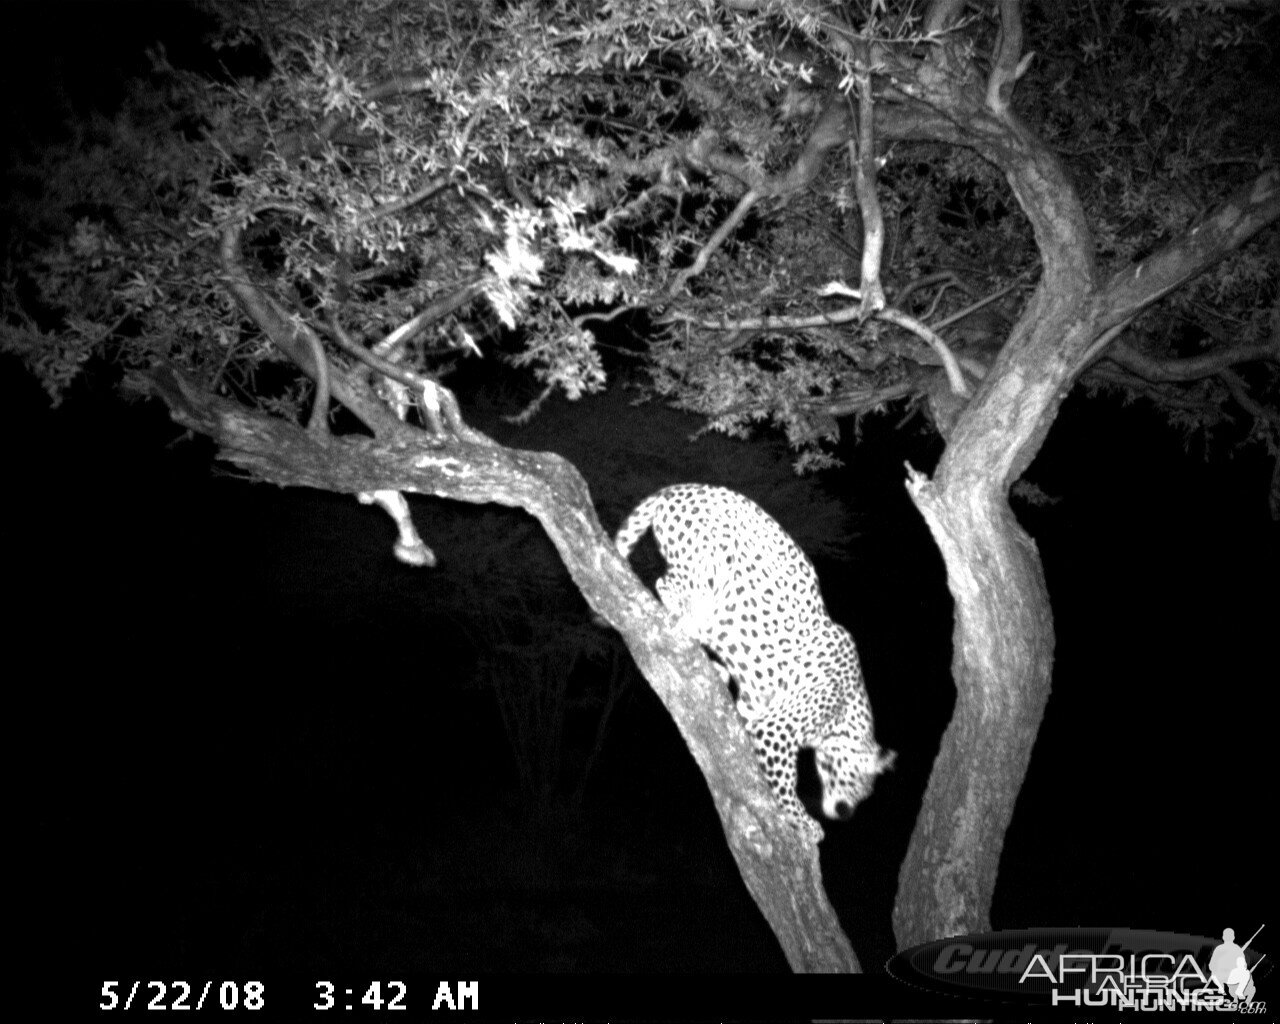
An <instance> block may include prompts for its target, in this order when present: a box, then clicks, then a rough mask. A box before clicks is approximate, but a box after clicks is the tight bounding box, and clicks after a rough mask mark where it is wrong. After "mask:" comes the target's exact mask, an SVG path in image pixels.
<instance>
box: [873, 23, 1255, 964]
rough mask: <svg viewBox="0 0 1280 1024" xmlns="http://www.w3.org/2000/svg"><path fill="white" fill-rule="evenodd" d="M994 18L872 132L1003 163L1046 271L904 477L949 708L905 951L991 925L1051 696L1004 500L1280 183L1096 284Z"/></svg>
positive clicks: (1081, 219)
mask: <svg viewBox="0 0 1280 1024" xmlns="http://www.w3.org/2000/svg"><path fill="white" fill-rule="evenodd" d="M1000 10H1001V17H1002V26H1003V30H1002V33H1001V40H1000V43H999V44H998V46H997V50H998V52H997V54H996V55H995V57H994V59H993V65H992V71H991V74H990V77H989V79H988V81H987V83H986V87H985V88H984V87H983V83H982V82H981V81H980V80H979V79H978V77H977V76H976V75H974V74H973V73H972V71H971V70H969V71H968V73H966V68H965V67H964V64H965V61H964V60H963V58H961V57H960V56H959V55H958V54H956V53H954V52H951V51H949V50H948V49H947V48H946V47H940V48H939V49H938V50H937V51H936V52H935V54H934V55H933V57H932V58H931V60H930V62H929V63H924V64H920V65H916V66H912V67H904V68H899V69H898V70H897V73H896V74H895V75H894V84H895V86H896V87H897V88H898V90H900V92H899V93H898V98H897V99H896V100H895V101H894V102H889V103H885V104H882V106H881V108H880V110H879V111H878V115H879V117H878V122H877V128H878V130H879V131H880V132H881V133H882V135H883V136H884V137H887V138H912V139H931V140H934V141H940V142H947V143H951V144H955V145H963V146H968V147H971V148H973V149H975V150H977V151H978V152H979V153H980V154H982V155H983V156H984V157H986V158H987V159H988V160H990V161H991V162H992V163H994V164H995V165H996V166H998V167H999V168H1000V169H1001V170H1002V171H1003V172H1004V173H1005V176H1006V178H1007V180H1008V182H1009V185H1010V187H1011V189H1012V191H1013V194H1014V197H1015V198H1016V199H1017V201H1018V204H1019V205H1020V207H1021V208H1022V211H1023V213H1024V214H1025V215H1026V216H1027V217H1028V219H1029V220H1030V222H1031V224H1032V226H1033V229H1034V232H1035V237H1036V242H1037V245H1038V248H1039V250H1040V256H1041V268H1042V274H1041V278H1040V282H1039V285H1038V286H1037V288H1036V291H1035V293H1034V295H1033V297H1032V299H1031V301H1030V302H1029V304H1028V306H1027V308H1026V310H1024V312H1023V315H1022V318H1021V319H1020V321H1019V323H1018V324H1017V325H1016V326H1015V328H1014V330H1013V333H1012V334H1011V336H1010V338H1009V340H1008V342H1007V343H1006V344H1005V346H1004V348H1003V349H1002V351H1001V353H1000V355H999V357H998V358H997V360H996V361H995V363H994V364H993V366H992V367H991V370H990V371H989V373H988V374H987V376H986V378H985V380H984V382H983V384H982V387H981V388H980V389H979V390H978V392H977V394H976V395H975V396H974V398H973V400H972V401H971V402H970V403H969V405H968V406H967V407H966V408H964V410H963V411H962V412H961V413H960V415H959V417H958V418H957V419H956V420H955V422H954V427H953V429H952V430H951V431H950V434H949V436H948V438H947V441H948V443H947V448H946V451H945V453H944V455H943V457H942V460H941V462H940V463H939V465H938V468H937V471H936V473H935V474H934V478H933V480H932V481H929V480H926V479H925V478H923V477H921V476H919V475H917V474H914V473H913V474H912V476H911V479H910V480H909V482H908V488H909V490H910V492H911V495H912V497H913V499H914V500H915V502H916V505H917V507H918V508H919V509H920V512H921V514H922V515H923V517H924V519H925V521H926V523H927V524H928V526H929V529H930V532H931V533H932V535H933V537H934V539H935V541H936V542H937V544H938V546H939V548H940V550H941V551H942V554H943V558H944V560H945V562H946V567H947V579H948V586H949V588H950V590H951V594H952V597H953V599H954V601H955V630H954V633H953V644H954V651H953V656H952V673H953V676H954V680H955V684H956V705H955V713H954V718H953V720H952V721H951V723H950V725H949V726H948V728H947V730H946V733H945V735H944V736H943V740H942V744H941V749H940V751H939V754H938V759H937V761H936V762H935V765H934V770H933V773H932V776H931V779H930V782H929V785H928V787H927V789H926V792H925V796H924V804H923V809H922V812H921V814H920V817H919V819H918V820H917V822H916V828H915V832H914V833H913V835H912V839H911V843H910V846H909V848H908V851H907V856H906V859H905V861H904V862H903V865H902V869H901V873H900V875H899V890H898V899H897V902H896V905H895V908H894V917H893V920H894V931H895V935H896V938H897V941H898V945H899V948H905V947H907V946H911V945H915V944H917V943H921V942H926V941H929V940H931V939H936V938H941V937H945V936H950V935H957V934H961V933H966V932H981V931H986V930H988V929H989V928H990V908H991V902H992V897H993V895H994V891H995V882H996V874H997V870H998V867H999V861H1000V852H1001V849H1002V847H1003V843H1004V836H1005V833H1006V831H1007V829H1008V826H1009V823H1010V821H1011V820H1012V817H1013V809H1014V804H1015V802H1016V800H1017V797H1018V793H1019V792H1020V790H1021V787H1022V782H1023V779H1024V777H1025V775H1026V769H1027V766H1028V764H1029V762H1030V759H1031V751H1032V747H1033V746H1034V743H1035V739H1036V735H1037V733H1038V731H1039V727H1040V722H1041V719H1042V717H1043V714H1044V709H1045V705H1046V703H1047V701H1048V697H1049V689H1050V683H1051V678H1052V670H1053V650H1054V632H1053V617H1052V613H1051V610H1050V605H1049V596H1048V591H1047V589H1046V586H1045V580H1044V572H1043V568H1042V565H1041V561H1040V556H1039V553H1038V551H1037V550H1036V546H1035V542H1034V541H1033V540H1032V539H1031V538H1030V537H1029V536H1028V535H1027V534H1026V533H1025V531H1023V530H1022V528H1021V527H1020V526H1019V525H1018V523H1017V521H1016V519H1015V518H1014V515H1013V512H1012V510H1011V509H1010V507H1009V503H1008V493H1009V488H1010V486H1011V485H1012V484H1013V483H1014V482H1015V481H1016V480H1017V479H1018V477H1019V476H1021V474H1022V473H1023V472H1024V471H1025V470H1026V468H1027V466H1028V465H1029V464H1030V463H1031V461H1032V459H1034V458H1035V455H1036V453H1037V452H1038V451H1039V449H1040V446H1041V444H1042V443H1043V441H1044V437H1045V435H1046V434H1047V433H1048V431H1049V428H1050V426H1051V425H1052V423H1053V421H1054V418H1055V417H1056V415H1057V412H1058V408H1059V406H1060V405H1061V402H1062V400H1063V398H1064V397H1065V395H1066V393H1067V391H1068V390H1069V388H1070V387H1071V384H1072V383H1073V381H1074V379H1075V378H1076V376H1077V375H1078V374H1079V373H1080V372H1081V371H1082V370H1083V368H1084V367H1085V365H1087V363H1088V361H1089V359H1090V358H1091V357H1092V355H1093V354H1094V353H1093V352H1092V350H1091V346H1093V345H1094V343H1095V342H1096V341H1097V340H1098V339H1099V337H1100V336H1101V335H1103V334H1104V332H1105V331H1106V330H1107V329H1108V328H1110V327H1113V326H1114V325H1116V324H1118V323H1121V322H1124V321H1125V320H1126V319H1127V318H1128V317H1131V316H1132V315H1133V314H1134V313H1135V312H1136V311H1137V310H1138V309H1141V308H1142V307H1143V306H1145V305H1148V304H1149V303H1151V302H1153V301H1155V300H1156V299H1158V298H1159V297H1160V296H1161V295H1164V294H1167V292H1168V291H1170V290H1171V289H1172V288H1173V287H1176V286H1177V285H1178V284H1180V283H1182V282H1183V281H1185V280H1187V279H1188V278H1189V277H1191V276H1193V275H1194V274H1195V273H1199V272H1200V271H1201V270H1203V269H1204V268H1205V267H1207V266H1209V265H1210V264H1211V263H1213V262H1214V261H1216V260H1217V259H1220V258H1221V257H1222V256H1223V255H1224V254H1225V253H1226V252H1228V251H1230V250H1231V249H1233V248H1236V247H1237V246H1239V245H1241V244H1243V242H1244V241H1246V240H1247V239H1248V238H1249V237H1251V236H1252V235H1253V234H1254V233H1255V232H1256V231H1257V230H1259V229H1260V228H1261V227H1263V226H1264V225H1265V224H1267V223H1269V222H1270V221H1271V220H1273V219H1275V217H1276V216H1277V215H1278V214H1280V196H1278V194H1277V193H1278V192H1280V189H1278V188H1277V182H1278V181H1280V178H1278V177H1277V175H1275V174H1274V173H1271V174H1268V175H1264V176H1263V177H1262V178H1259V179H1258V181H1256V182H1254V183H1253V185H1252V186H1250V187H1249V188H1248V189H1246V190H1244V192H1242V193H1241V194H1240V195H1239V196H1237V197H1236V198H1235V199H1234V200H1233V201H1232V202H1231V203H1228V204H1227V205H1226V206H1225V207H1224V208H1222V209H1221V210H1219V211H1218V212H1217V213H1216V214H1215V215H1214V216H1213V217H1211V218H1209V219H1208V220H1207V221H1206V222H1205V223H1204V224H1203V225H1201V226H1200V227H1198V228H1196V229H1194V230H1193V231H1191V232H1189V233H1188V235H1187V236H1186V237H1185V238H1183V239H1181V240H1179V241H1177V242H1175V243H1174V244H1172V245H1171V246H1169V247H1167V248H1166V249H1165V250H1162V251H1161V252H1160V253H1157V254H1155V255H1154V256H1152V257H1151V258H1150V259H1149V260H1147V261H1146V266H1145V270H1146V273H1145V278H1146V280H1145V281H1143V278H1144V267H1134V268H1129V269H1127V270H1125V271H1122V272H1120V273H1118V274H1116V275H1115V277H1113V279H1112V281H1111V282H1110V283H1109V284H1108V285H1106V286H1100V285H1099V283H1098V281H1097V277H1096V271H1095V267H1094V246H1093V239H1092V237H1091V234H1090V231H1089V228H1088V224H1087V222H1086V219H1085V216H1084V211H1083V209H1082V207H1081V205H1080V202H1079V199H1078V196H1077V193H1076V191H1075V189H1074V187H1073V186H1072V184H1071V181H1070V179H1069V178H1068V177H1067V175H1066V174H1065V173H1064V171H1063V169H1062V167H1061V165H1060V164H1059V162H1058V160H1057V158H1056V157H1055V156H1054V154H1053V153H1052V152H1051V151H1050V150H1049V149H1048V147H1047V146H1045V145H1044V144H1043V143H1042V142H1041V141H1040V140H1039V139H1038V138H1037V137H1036V136H1035V134H1034V133H1033V132H1032V131H1031V130H1030V129H1029V128H1028V127H1027V126H1026V125H1024V124H1023V123H1022V122H1021V121H1020V120H1019V118H1018V117H1017V115H1016V114H1015V113H1014V112H1013V111H1012V109H1011V108H1010V107H1009V105H1008V99H1009V95H1010V91H1011V87H1012V84H1013V82H1014V81H1015V80H1016V74H1017V72H1016V68H1017V67H1018V66H1019V61H1020V55H1019V54H1018V53H1017V46H1018V41H1019V40H1020V38H1021V32H1020V29H1019V27H1018V25H1017V19H1018V5H1017V3H1016V2H1012V0H1009V2H1005V3H1003V4H1002V5H1001V8H1000ZM957 11H958V7H957V5H954V4H950V5H948V4H945V3H940V4H936V5H935V10H934V14H935V15H937V17H938V18H940V19H942V21H945V20H946V19H947V18H949V17H953V16H954V15H955V14H956V12H957ZM947 12H949V13H947ZM931 23H932V22H931ZM1139 282H1143V283H1141V284H1139Z"/></svg>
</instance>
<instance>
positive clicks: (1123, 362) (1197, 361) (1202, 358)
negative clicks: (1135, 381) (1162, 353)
mask: <svg viewBox="0 0 1280 1024" xmlns="http://www.w3.org/2000/svg"><path fill="white" fill-rule="evenodd" d="M1103 358H1105V359H1110V360H1111V361H1112V362H1114V363H1117V364H1118V365H1120V366H1123V367H1124V368H1125V369H1126V370H1128V371H1129V372H1130V373H1133V374H1137V375H1138V376H1139V377H1141V378H1142V379H1143V380H1148V381H1152V382H1153V383H1163V382H1167V381H1185V380H1200V379H1202V378H1204V377H1212V376H1214V375H1215V374H1218V373H1221V372H1222V371H1223V370H1225V369H1228V368H1229V367H1232V366H1236V365H1237V364H1239V363H1250V362H1253V361H1255V360H1259V359H1269V360H1271V361H1272V362H1276V363H1280V345H1277V344H1275V343H1272V342H1267V343H1266V344H1262V345H1242V346H1239V347H1237V348H1223V349H1215V350H1214V351H1212V352H1204V353H1201V354H1200V355H1197V356H1187V357H1185V358H1182V359H1159V358H1156V357H1155V356H1149V355H1146V354H1144V353H1142V352H1139V351H1138V350H1137V349H1136V348H1133V347H1132V346H1130V345H1126V344H1124V343H1120V342H1118V343H1116V344H1113V345H1112V346H1111V347H1110V348H1109V349H1107V351H1106V353H1105V355H1104V357H1103Z"/></svg>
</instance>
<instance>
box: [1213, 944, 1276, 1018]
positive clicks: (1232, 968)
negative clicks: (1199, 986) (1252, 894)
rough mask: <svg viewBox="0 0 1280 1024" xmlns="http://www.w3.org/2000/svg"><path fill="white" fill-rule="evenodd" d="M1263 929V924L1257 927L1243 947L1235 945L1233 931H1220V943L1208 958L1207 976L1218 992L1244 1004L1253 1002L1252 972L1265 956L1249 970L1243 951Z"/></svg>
mask: <svg viewBox="0 0 1280 1024" xmlns="http://www.w3.org/2000/svg"><path fill="white" fill-rule="evenodd" d="M1265 927H1266V925H1265V924H1264V925H1261V926H1259V928H1258V931H1257V932H1254V933H1253V934H1252V935H1250V936H1249V942H1246V943H1245V944H1244V945H1243V946H1237V945H1236V933H1235V931H1234V930H1233V929H1231V928H1224V929H1222V943H1221V945H1219V946H1218V948H1217V949H1215V950H1214V951H1213V956H1211V957H1210V958H1209V974H1210V976H1211V977H1212V979H1213V984H1214V986H1215V987H1216V988H1217V990H1218V991H1219V992H1223V993H1229V994H1230V995H1231V996H1233V997H1235V998H1236V999H1242V1000H1244V1002H1246V1003H1251V1002H1253V996H1254V992H1255V988H1254V984H1253V971H1254V970H1255V969H1256V968H1257V966H1258V964H1260V963H1262V961H1263V960H1265V959H1266V958H1267V955H1266V954H1265V953H1263V954H1262V956H1260V957H1259V958H1258V959H1257V961H1256V962H1255V963H1254V965H1253V967H1252V968H1250V967H1249V963H1248V960H1247V958H1246V957H1245V955H1244V951H1245V950H1246V949H1248V948H1249V943H1250V942H1253V940H1254V939H1256V938H1257V937H1258V932H1260V931H1262V929H1263V928H1265Z"/></svg>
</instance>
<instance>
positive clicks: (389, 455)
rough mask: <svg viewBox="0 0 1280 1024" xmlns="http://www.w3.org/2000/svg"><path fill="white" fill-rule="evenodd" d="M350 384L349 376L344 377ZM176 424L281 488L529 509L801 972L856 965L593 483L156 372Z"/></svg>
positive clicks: (536, 462)
mask: <svg viewBox="0 0 1280 1024" xmlns="http://www.w3.org/2000/svg"><path fill="white" fill-rule="evenodd" d="M348 383H350V382H348ZM151 386H152V389H153V391H154V392H155V394H157V395H158V396H159V397H161V398H163V399H164V401H165V402H166V403H167V404H168V406H169V409H170V413H171V415H172V416H173V419H174V420H175V421H176V422H178V423H180V424H182V425H183V426H185V427H189V428H190V429H192V430H195V431H198V432H200V433H202V434H207V435H209V436H210V437H212V438H213V439H214V440H215V441H216V442H217V443H218V444H219V446H220V449H221V450H220V456H221V458H223V459H225V460H226V461H228V462H231V463H233V464H235V465H237V466H239V467H241V468H242V469H244V470H246V471H247V472H248V473H250V474H251V475H252V476H254V477H255V478H258V479H261V480H266V481H270V482H272V483H276V484H279V485H281V486H302V487H315V488H319V489H321V490H327V491H337V492H349V493H356V492H359V491H370V490H376V489H382V488H386V489H396V490H401V491H414V492H417V493H420V494H431V495H435V496H437V497H441V498H450V499H454V500H457V501H466V502H473V503H481V504H483V503H488V502H494V503H496V504H500V505H507V506H510V507H513V508H522V509H524V510H525V511H527V512H528V513H529V514H530V515H532V516H534V517H535V518H536V519H537V520H538V521H539V523H541V524H542V526H543V528H544V529H545V530H546V532H547V535H548V536H549V537H550V538H551V541H552V542H553V543H554V544H555V546H556V550H557V551H558V552H559V553H560V556H561V558H562V559H563V560H564V564H565V566H566V567H567V568H568V570H569V574H570V576H571V577H572V578H573V581H574V583H575V584H576V585H577V586H578V588H579V589H580V590H581V591H582V594H583V596H584V597H585V598H586V600H587V602H588V604H589V605H590V606H591V607H592V609H593V610H595V611H596V612H597V613H598V614H600V615H601V616H603V617H604V618H605V619H606V620H607V621H608V622H609V623H610V624H611V625H613V626H614V627H615V628H617V629H618V631H619V632H620V633H621V634H622V636H623V639H624V640H625V641H626V643H627V647H628V648H629V649H630V651H631V653H632V656H633V657H634V658H635V661H636V664H637V665H638V666H639V668H640V671H641V672H642V673H643V674H644V676H645V678H646V679H647V680H648V681H649V683H650V684H651V685H652V686H653V688H654V690H655V692H656V693H657V694H658V696H659V697H660V698H661V700H662V702H663V703H664V704H665V705H666V707H667V709H668V710H669V711H670V712H671V716H672V718H673V719H675V722H676V725H677V727H678V728H679V729H680V733H681V735H682V736H683V738H684V740H685V742H686V744H687V745H688V747H689V750H690V752H691V753H692V754H693V756H694V759H695V761H696V762H697V764H698V767H699V768H700V769H701V770H702V773H703V775H704V776H705V778H706V780H707V785H708V786H709V787H710V789H711V795H712V797H713V799H714V801H715V805H716V809H717V811H718V812H719V814H720V819H721V822H722V824H723V826H724V831H725V835H726V837H727V839H728V842H729V847H730V849H731V850H732V851H733V855H734V858H735V860H736V861H737V863H738V869H739V871H740V872H741V874H742V877H743V880H744V881H745V882H746V884H747V889H748V890H749V891H750V893H751V896H752V898H753V899H754V900H755V901H756V904H757V906H759V908H760V910H761V912H762V913H763V914H764V916H765V919H766V920H767V921H768V922H769V926H770V927H771V928H772V929H773V932H774V934H775V935H776V936H777V937H778V941H779V943H781V945H782V949H783V952H784V953H785V955H786V957H787V961H788V963H790V965H791V967H792V968H793V969H794V970H796V971H826V972H848V971H857V970H859V967H858V961H857V958H856V957H855V956H854V953H853V948H852V947H851V946H850V944H849V940H848V938H847V937H846V936H845V934H844V932H843V930H842V929H841V927H840V923H839V921H838V919H837V918H836V915H835V912H834V911H833V910H832V908H831V905H830V903H829V902H828V901H827V897H826V893H825V890H824V889H823V885H822V873H821V869H820V866H819V862H818V850H817V848H816V847H812V846H806V845H805V844H803V843H802V842H801V840H800V838H799V836H798V834H797V833H796V832H795V831H794V830H793V829H792V828H791V827H790V826H789V825H787V824H786V823H785V822H784V821H782V820H781V819H780V817H779V816H778V815H777V814H776V811H775V801H774V798H773V795H772V793H771V792H770V790H769V788H768V784H767V783H766V782H765V780H764V776H763V774H762V773H761V772H760V771H759V769H758V767H757V765H756V760H755V754H754V753H753V751H752V749H751V744H750V740H749V739H748V737H747V733H746V730H745V729H744V728H743V726H742V723H741V721H740V720H739V718H738V715H737V712H736V711H735V710H734V708H733V705H732V703H731V702H730V700H729V698H728V695H727V694H726V693H725V692H724V689H723V687H722V686H721V684H720V682H719V680H718V678H717V677H716V675H715V673H714V672H713V671H712V669H711V665H710V662H709V661H708V660H707V658H706V655H705V654H704V653H703V652H702V649H701V648H700V647H698V646H697V645H696V644H692V643H688V642H684V641H680V640H677V639H675V636H676V634H675V633H674V630H673V628H672V627H673V625H674V624H673V622H672V621H671V620H670V617H669V616H668V614H667V613H666V610H665V609H664V608H663V607H662V606H661V605H660V604H659V603H658V602H657V600H656V599H655V598H654V597H653V596H652V595H651V594H650V593H649V591H648V590H646V589H645V587H644V586H643V584H642V583H641V582H640V580H639V579H638V578H637V577H636V575H635V574H634V573H633V572H632V571H631V569H630V567H629V566H627V565H626V564H625V563H624V562H623V561H622V560H621V559H620V558H618V556H617V554H616V553H615V552H614V549H613V544H612V543H611V541H610V539H609V537H608V536H607V535H606V534H605V532H604V530H603V529H602V528H601V526H600V523H599V520H598V519H597V518H596V514H595V509H594V507H593V505H592V503H591V495H590V494H589V492H588V490H587V485H586V483H585V482H584V481H583V479H582V477H581V475H580V474H579V473H578V471H577V470H576V469H575V468H574V467H573V466H572V465H571V464H570V463H568V462H566V461H565V460H564V459H562V458H561V457H560V456H558V455H555V454H554V453H549V452H528V451H519V450H516V449H511V448H505V447H503V446H501V445H498V444H494V443H492V442H489V441H487V440H486V441H481V442H477V441H471V440H464V439H460V438H455V437H433V436H431V435H429V434H427V433H426V432H424V431H421V430H417V429H415V428H412V427H406V426H402V425H398V429H395V430H390V429H389V430H388V431H387V432H384V434H383V436H382V437H381V438H379V439H374V438H370V437H362V436H344V437H329V436H328V435H325V434H318V433H317V432H315V431H306V430H303V429H302V428H301V427H298V426H295V425H294V424H292V423H289V422H286V421H284V420H281V419H276V418H271V417H268V416H265V415H260V414H256V413H253V412H250V411H249V410H247V409H245V408H243V407H241V406H239V405H237V404H235V403H234V402H229V401H227V400H225V399H221V398H217V397H215V396H212V395H209V394H206V393H203V392H201V391H200V390H199V389H198V388H197V387H195V386H194V385H193V384H191V383H190V382H188V381H185V380H184V379H182V378H181V377H180V376H178V374H176V373H175V372H174V371H173V370H170V369H168V368H163V369H158V370H157V371H155V372H154V373H153V374H152V377H151Z"/></svg>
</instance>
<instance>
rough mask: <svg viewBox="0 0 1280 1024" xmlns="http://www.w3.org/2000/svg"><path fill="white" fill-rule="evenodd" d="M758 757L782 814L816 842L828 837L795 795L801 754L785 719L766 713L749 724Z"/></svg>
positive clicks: (803, 834)
mask: <svg viewBox="0 0 1280 1024" xmlns="http://www.w3.org/2000/svg"><path fill="white" fill-rule="evenodd" d="M747 728H748V730H749V731H750V733H751V740H752V745H753V746H754V747H755V750H756V758H757V760H758V761H759V762H760V766H761V768H763V769H764V774H765V777H766V778H767V779H768V780H769V786H770V788H772V789H773V795H774V796H775V797H776V798H777V800H778V804H779V805H780V806H779V809H780V811H781V813H782V816H783V817H784V818H785V819H786V820H787V821H789V822H790V823H791V824H792V825H794V826H795V827H796V829H797V830H799V832H800V834H801V835H802V836H804V837H806V838H807V839H809V840H810V841H811V842H813V843H815V844H816V843H819V842H821V841H822V838H823V837H824V836H825V834H826V833H825V832H823V830H822V826H821V825H820V824H819V823H818V822H817V821H815V820H814V819H813V817H811V816H810V814H809V812H808V811H806V810H805V809H804V804H802V803H801V802H800V797H799V796H798V795H797V794H796V757H797V756H798V755H799V753H800V747H799V743H798V741H797V739H796V735H795V731H794V730H793V729H792V728H791V726H790V724H789V723H788V722H787V721H786V720H785V718H783V717H781V716H778V715H765V716H763V717H761V718H757V719H754V720H752V721H750V722H748V723H747Z"/></svg>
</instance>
